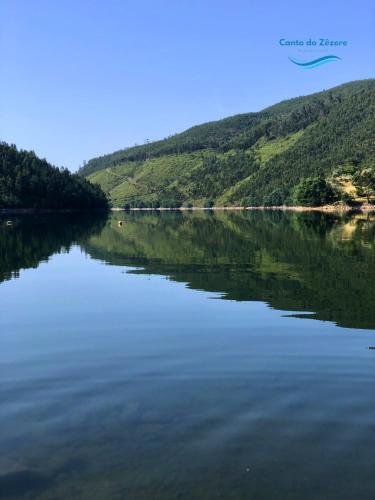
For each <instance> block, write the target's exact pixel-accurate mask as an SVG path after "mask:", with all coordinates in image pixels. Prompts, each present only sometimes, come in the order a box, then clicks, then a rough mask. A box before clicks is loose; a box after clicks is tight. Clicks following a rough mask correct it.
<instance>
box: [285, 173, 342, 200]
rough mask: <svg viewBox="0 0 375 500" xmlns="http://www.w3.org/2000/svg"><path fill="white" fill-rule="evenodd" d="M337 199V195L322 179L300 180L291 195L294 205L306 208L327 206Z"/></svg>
mask: <svg viewBox="0 0 375 500" xmlns="http://www.w3.org/2000/svg"><path fill="white" fill-rule="evenodd" d="M337 198H338V193H337V192H336V191H335V189H334V188H333V187H332V186H331V185H330V184H329V183H328V182H327V181H326V180H325V179H324V178H323V177H311V178H310V177H308V178H307V179H302V180H301V181H300V182H299V184H298V185H297V186H296V187H295V189H294V193H293V202H294V204H295V205H302V206H306V207H318V206H321V205H327V204H329V203H333V202H334V201H337Z"/></svg>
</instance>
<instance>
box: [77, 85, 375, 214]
mask: <svg viewBox="0 0 375 500" xmlns="http://www.w3.org/2000/svg"><path fill="white" fill-rule="evenodd" d="M374 115H375V80H363V81H357V82H351V83H348V84H345V85H341V86H339V87H335V88H333V89H330V90H327V91H323V92H319V93H316V94H312V95H309V96H305V97H298V98H295V99H290V100H287V101H283V102H281V103H279V104H276V105H275V106H271V107H269V108H266V109H265V110H263V111H261V112H258V113H246V114H241V115H236V116H233V117H230V118H226V119H224V120H220V121H216V122H211V123H206V124H203V125H200V126H196V127H193V128H191V129H189V130H186V131H185V132H183V133H181V134H176V135H174V136H171V137H169V138H166V139H163V140H161V141H157V142H153V143H149V144H144V145H142V146H135V147H131V148H128V149H124V150H121V151H117V152H115V153H112V154H109V155H105V156H102V157H99V158H94V159H92V160H90V161H89V162H88V163H87V164H86V165H85V166H84V167H83V168H81V169H80V174H81V175H82V176H86V177H88V178H89V179H90V180H91V181H93V182H96V183H99V184H100V185H101V186H102V188H103V189H104V191H105V192H106V193H108V195H109V197H110V200H111V203H112V204H113V205H114V206H125V205H126V206H129V207H130V206H133V207H135V206H180V205H183V206H190V205H197V206H204V205H205V203H206V202H207V200H212V202H213V203H214V204H215V205H233V206H237V205H255V206H259V205H275V204H277V205H280V204H292V203H295V202H296V197H295V192H296V187H297V186H298V185H300V183H301V181H303V180H304V179H308V178H323V179H325V180H326V181H327V182H329V183H332V184H335V185H336V189H341V188H340V184H339V183H336V182H334V179H333V177H334V172H337V170H338V169H340V168H341V166H343V165H344V166H345V168H346V171H347V173H346V175H350V176H352V177H353V183H352V185H353V186H357V187H358V192H357V195H360V196H361V194H360V193H366V192H367V193H368V199H369V201H371V200H372V197H373V196H374V193H373V190H372V188H371V189H369V188H366V187H364V186H362V185H361V182H360V181H359V178H360V177H358V173H359V172H361V171H363V170H364V169H367V168H368V165H370V164H371V162H372V163H373V162H374V159H375V148H374V142H373V138H374V136H375V120H374V118H373V117H374ZM348 172H350V173H348ZM321 185H322V186H323V184H321ZM326 194H327V193H326ZM340 196H341V197H342V199H344V200H345V201H346V200H347V199H348V198H349V197H350V196H351V195H350V194H348V193H346V194H344V192H343V194H342V195H340ZM364 196H366V197H367V195H366V194H364ZM323 199H324V200H326V199H327V197H326V196H321V200H320V203H322V202H323ZM316 202H317V200H316V201H314V204H315V203H316Z"/></svg>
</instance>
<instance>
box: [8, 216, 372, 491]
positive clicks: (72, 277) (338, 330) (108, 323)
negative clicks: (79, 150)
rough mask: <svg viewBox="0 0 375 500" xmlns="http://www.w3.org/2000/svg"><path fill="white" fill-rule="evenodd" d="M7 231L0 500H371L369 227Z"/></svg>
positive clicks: (50, 226)
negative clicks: (15, 499) (14, 499)
mask: <svg viewBox="0 0 375 500" xmlns="http://www.w3.org/2000/svg"><path fill="white" fill-rule="evenodd" d="M7 218H9V216H8V217H7ZM120 219H121V220H122V221H123V224H122V226H120V225H119V224H118V221H119V220H120ZM12 220H13V224H12V226H7V225H6V223H5V219H4V218H3V219H0V339H1V340H0V342H1V343H0V345H1V355H0V362H1V384H0V401H1V405H0V429H1V433H0V451H1V454H0V498H2V499H3V498H4V499H13V498H17V499H18V498H19V499H49V500H52V499H90V500H95V499H136V500H138V499H140V500H142V499H152V500H158V499H160V500H169V499H179V500H183V499H236V500H237V499H240V500H241V499H246V500H249V499H250V500H252V499H254V500H284V499H285V500H302V499H304V500H305V499H306V500H318V499H319V500H322V499H324V500H370V499H371V500H373V499H374V498H375V474H374V473H375V390H374V382H375V350H371V349H369V348H370V347H372V346H375V286H374V283H375V218H374V217H373V216H369V215H355V216H348V215H346V216H339V215H333V214H326V215H323V214H318V213H289V212H288V213H281V212H250V211H243V212H242V211H241V212H237V211H236V212H234V211H233V212H225V211H222V212H212V211H197V212H130V213H118V214H115V215H110V216H108V218H107V217H106V216H95V217H94V216H88V215H39V216H34V215H25V216H17V217H16V216H15V217H13V219H12Z"/></svg>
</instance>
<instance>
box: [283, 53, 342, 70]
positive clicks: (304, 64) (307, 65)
mask: <svg viewBox="0 0 375 500" xmlns="http://www.w3.org/2000/svg"><path fill="white" fill-rule="evenodd" d="M288 59H289V61H291V62H292V63H293V64H297V66H301V68H303V69H312V68H317V67H318V66H321V65H322V64H327V63H330V62H335V61H341V57H338V56H324V57H319V58H318V59H313V60H312V61H300V60H298V59H295V58H293V57H289V58H288Z"/></svg>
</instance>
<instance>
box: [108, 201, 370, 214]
mask: <svg viewBox="0 0 375 500" xmlns="http://www.w3.org/2000/svg"><path fill="white" fill-rule="evenodd" d="M150 210H152V211H158V212H165V211H167V212H168V211H180V212H185V211H198V210H199V211H200V210H211V211H212V210H214V211H220V210H281V211H293V212H338V213H349V212H363V213H367V212H375V205H373V204H369V203H365V204H362V205H358V206H350V205H323V206H320V207H304V206H287V205H282V206H274V207H266V206H259V207H210V208H208V207H178V208H168V207H159V208H153V207H143V208H129V209H124V208H120V207H113V208H111V211H112V212H127V211H132V212H147V211H150Z"/></svg>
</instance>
